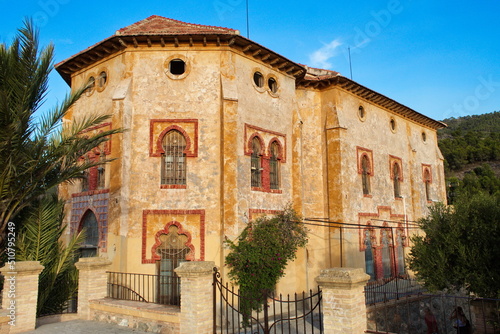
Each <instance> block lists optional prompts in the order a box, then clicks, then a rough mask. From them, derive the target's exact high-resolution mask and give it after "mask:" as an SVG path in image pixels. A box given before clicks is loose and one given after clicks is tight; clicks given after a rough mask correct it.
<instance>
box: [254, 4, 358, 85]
mask: <svg viewBox="0 0 500 334" xmlns="http://www.w3.org/2000/svg"><path fill="white" fill-rule="evenodd" d="M247 1H248V0H247ZM347 50H348V51H349V70H350V71H351V80H352V63H351V47H348V48H347Z"/></svg>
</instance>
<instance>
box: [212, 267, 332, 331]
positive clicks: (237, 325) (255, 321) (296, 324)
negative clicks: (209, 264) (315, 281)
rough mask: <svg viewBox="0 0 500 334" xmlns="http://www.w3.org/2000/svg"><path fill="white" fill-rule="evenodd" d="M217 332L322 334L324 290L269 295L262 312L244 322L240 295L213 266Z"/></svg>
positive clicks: (214, 327)
mask: <svg viewBox="0 0 500 334" xmlns="http://www.w3.org/2000/svg"><path fill="white" fill-rule="evenodd" d="M213 294H214V306H213V307H214V310H213V311H214V312H213V314H214V319H213V322H214V323H213V333H214V334H247V333H248V334H271V333H273V334H275V333H282V334H284V333H287V334H323V321H322V314H321V299H322V294H321V290H320V289H319V287H318V290H317V291H316V292H314V293H313V291H312V290H310V291H309V293H308V294H306V293H305V292H302V293H301V294H297V293H295V294H294V295H293V296H292V297H291V296H290V295H287V296H286V297H284V296H282V295H281V294H280V295H279V296H274V295H271V296H268V299H267V300H268V303H267V305H265V306H264V307H263V310H262V311H260V312H255V311H254V312H253V313H252V315H251V316H250V319H249V320H248V323H247V324H243V318H244V317H243V315H242V313H241V312H240V298H241V297H240V295H239V291H235V289H234V287H233V286H229V284H228V283H225V284H224V283H223V282H222V279H221V276H220V273H219V272H218V271H217V269H216V268H214V281H213Z"/></svg>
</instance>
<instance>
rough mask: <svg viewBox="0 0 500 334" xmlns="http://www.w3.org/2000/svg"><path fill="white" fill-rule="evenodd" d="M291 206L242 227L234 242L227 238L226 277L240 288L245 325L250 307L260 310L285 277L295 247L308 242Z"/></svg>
mask: <svg viewBox="0 0 500 334" xmlns="http://www.w3.org/2000/svg"><path fill="white" fill-rule="evenodd" d="M301 220H302V219H301V218H300V217H299V216H298V215H297V214H296V213H295V211H293V210H292V209H291V208H290V207H287V208H286V209H285V210H284V211H283V213H280V214H277V215H275V216H273V217H271V218H268V217H262V218H259V219H257V220H255V221H253V222H250V223H249V224H248V226H247V227H246V228H245V229H244V230H243V232H242V233H241V235H240V236H239V238H238V242H237V243H234V242H232V241H230V240H226V244H227V245H228V246H229V248H230V253H229V254H228V255H227V256H226V265H227V266H228V267H229V277H230V278H231V279H232V280H233V281H235V282H236V283H237V284H238V285H239V288H240V295H241V299H240V301H241V302H240V310H241V312H242V314H243V317H244V320H243V323H244V324H247V323H248V320H249V317H250V315H251V313H252V310H256V311H258V310H261V309H262V305H263V304H264V303H265V302H266V300H267V297H268V296H269V295H270V293H271V292H272V291H274V289H275V287H276V284H277V283H278V280H279V279H280V278H281V277H283V276H284V270H285V267H286V265H287V263H288V261H291V260H293V259H295V257H296V252H297V249H298V248H300V247H304V246H305V245H306V243H307V229H306V228H305V227H304V225H303V224H302V223H301Z"/></svg>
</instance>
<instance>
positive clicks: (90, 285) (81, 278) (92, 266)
mask: <svg viewBox="0 0 500 334" xmlns="http://www.w3.org/2000/svg"><path fill="white" fill-rule="evenodd" d="M110 264H111V262H110V261H109V260H107V259H104V258H102V257H82V258H80V259H79V260H78V262H77V263H75V266H76V268H77V269H78V271H79V273H78V314H79V316H80V318H81V319H86V320H90V307H89V304H90V303H89V301H91V300H95V299H101V298H104V297H106V293H107V275H106V270H107V269H108V267H109V265H110Z"/></svg>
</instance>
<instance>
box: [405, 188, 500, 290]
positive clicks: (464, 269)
mask: <svg viewBox="0 0 500 334" xmlns="http://www.w3.org/2000/svg"><path fill="white" fill-rule="evenodd" d="M419 225H420V227H421V228H422V230H423V231H424V232H425V236H414V237H413V238H412V242H413V247H412V249H411V252H410V256H409V267H410V269H411V270H413V271H415V273H416V275H417V278H419V279H420V280H422V282H423V283H424V286H425V287H426V288H428V289H429V290H431V291H436V290H442V289H445V288H448V289H459V288H465V289H467V290H468V291H469V292H471V293H473V294H476V295H478V296H480V297H484V298H500V262H499V261H498V259H499V258H500V243H499V242H498V241H499V240H500V196H498V195H490V194H487V193H476V194H474V195H472V196H461V197H460V198H458V199H457V201H456V202H455V205H454V207H451V206H445V205H443V204H442V203H437V204H435V205H434V206H431V208H430V214H429V215H428V216H427V217H426V218H423V219H421V220H420V221H419Z"/></svg>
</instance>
